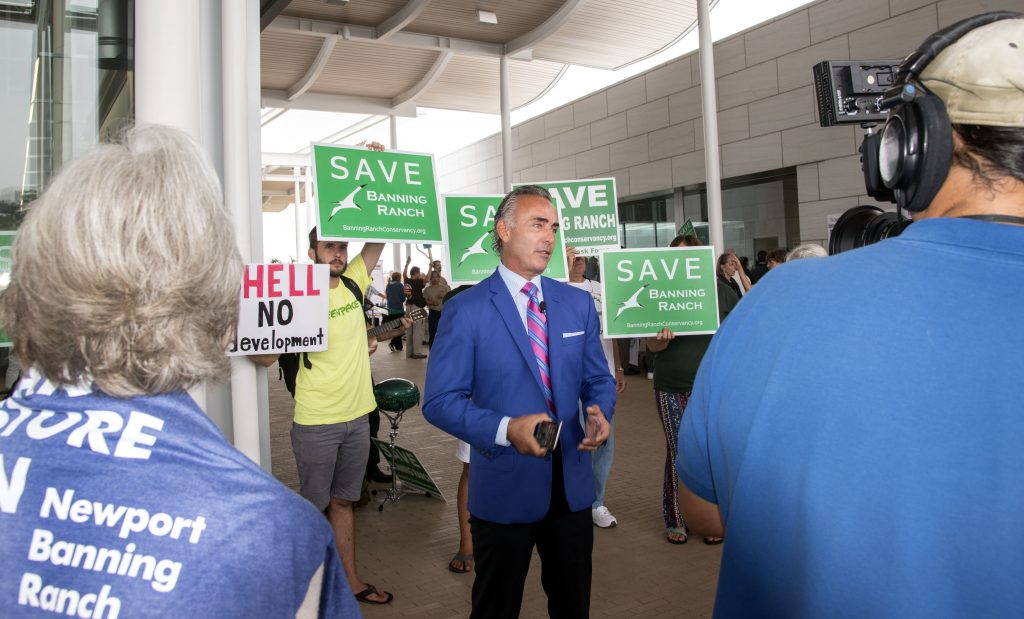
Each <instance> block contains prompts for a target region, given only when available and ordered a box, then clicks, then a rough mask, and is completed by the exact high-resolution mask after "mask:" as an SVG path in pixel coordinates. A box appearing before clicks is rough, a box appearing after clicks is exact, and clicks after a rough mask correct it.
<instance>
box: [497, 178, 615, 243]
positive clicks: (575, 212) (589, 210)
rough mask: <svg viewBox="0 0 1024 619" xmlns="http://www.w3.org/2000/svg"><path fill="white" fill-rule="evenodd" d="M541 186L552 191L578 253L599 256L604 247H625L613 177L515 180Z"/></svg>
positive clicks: (563, 223) (563, 225) (571, 241)
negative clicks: (543, 180) (621, 238)
mask: <svg viewBox="0 0 1024 619" xmlns="http://www.w3.org/2000/svg"><path fill="white" fill-rule="evenodd" d="M522 185H540V186H541V187H543V188H545V189H547V190H548V191H550V192H551V198H552V199H553V200H554V201H555V206H557V207H558V209H559V211H560V212H561V217H562V231H563V232H564V233H565V242H566V244H567V245H572V246H573V247H575V248H576V255H577V256H596V255H597V254H598V253H600V251H601V250H602V249H618V248H619V247H622V242H621V240H620V239H619V208H618V202H617V201H616V197H615V179H614V178H589V179H584V180H576V181H545V182H543V183H516V184H514V185H513V186H512V187H513V188H515V187H520V186H522Z"/></svg>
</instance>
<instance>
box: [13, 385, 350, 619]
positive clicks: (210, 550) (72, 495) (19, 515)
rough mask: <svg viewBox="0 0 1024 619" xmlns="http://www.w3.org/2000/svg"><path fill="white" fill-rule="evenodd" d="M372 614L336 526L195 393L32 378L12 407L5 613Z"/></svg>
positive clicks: (110, 616) (111, 616)
mask: <svg viewBox="0 0 1024 619" xmlns="http://www.w3.org/2000/svg"><path fill="white" fill-rule="evenodd" d="M321 566H322V567H323V572H322V579H323V580H322V583H323V584H322V590H321V594H320V600H319V601H320V616H322V617H358V616H359V610H358V608H357V607H356V606H357V605H356V602H355V599H354V598H353V596H352V591H351V589H350V588H349V586H348V582H347V580H346V579H345V574H344V570H343V569H342V568H341V565H340V563H339V561H338V555H337V551H336V550H335V547H334V537H333V535H332V533H331V528H330V526H329V525H328V524H327V521H326V519H325V518H324V517H323V515H321V514H320V513H319V512H317V510H316V509H315V508H314V507H313V506H312V505H310V504H309V503H308V502H307V501H306V500H305V499H303V498H301V497H300V496H299V495H297V494H295V493H294V492H292V491H291V490H288V489H287V488H286V487H284V486H283V485H281V484H280V483H279V482H278V481H276V480H275V479H274V478H272V477H271V476H270V475H268V474H267V473H265V472H264V471H263V470H262V469H260V468H259V467H258V466H256V464H254V463H253V462H252V461H250V460H249V459H248V458H246V457H245V456H244V455H242V454H241V453H240V452H239V451H237V450H236V449H234V448H233V447H231V446H230V445H228V444H227V443H226V442H225V441H224V439H223V437H222V436H221V434H220V432H219V431H218V430H217V428H216V426H214V425H213V423H211V422H210V420H209V419H208V418H207V417H206V416H205V415H204V414H203V412H202V411H201V410H199V408H198V407H197V406H196V405H195V403H194V402H193V401H192V399H191V398H189V396H188V395H187V394H185V393H184V392H178V393H173V394H166V395H160V396H152V397H137V398H129V399H118V398H113V397H110V396H107V395H105V394H103V393H100V392H98V391H93V390H91V389H88V388H79V387H61V388H58V387H55V386H54V385H53V383H51V382H49V381H47V380H46V379H44V378H42V377H41V376H40V375H39V374H38V373H36V372H34V371H31V370H30V371H29V372H28V373H27V374H26V376H25V377H24V378H23V379H22V380H21V382H20V383H19V384H18V388H17V390H16V391H15V392H14V394H13V395H12V396H11V397H10V398H9V399H7V400H5V401H4V402H3V403H0V609H3V610H2V611H0V614H2V615H3V616H7V617H9V616H15V617H36V616H38V617H46V616H50V617H52V616H54V613H57V614H63V615H70V616H81V617H97V618H103V619H116V618H117V617H122V618H128V617H293V616H294V615H295V612H296V610H298V608H299V606H300V605H301V604H302V602H303V600H304V598H305V597H306V594H307V591H308V589H309V584H310V580H311V578H312V577H313V576H314V574H315V573H316V572H317V570H319V569H320V568H321Z"/></svg>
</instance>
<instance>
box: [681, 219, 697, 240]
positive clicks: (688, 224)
mask: <svg viewBox="0 0 1024 619" xmlns="http://www.w3.org/2000/svg"><path fill="white" fill-rule="evenodd" d="M679 236H697V229H696V228H694V227H693V220H691V219H690V218H689V217H687V218H686V221H684V222H683V225H681V226H679Z"/></svg>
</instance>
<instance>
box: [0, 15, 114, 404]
mask: <svg viewBox="0 0 1024 619" xmlns="http://www.w3.org/2000/svg"><path fill="white" fill-rule="evenodd" d="M133 11H134V2H133V1H132V0H0V118H3V119H4V133H3V135H4V139H3V140H0V290H3V289H5V288H6V287H7V283H8V282H9V281H10V269H11V264H10V243H11V241H12V239H13V238H14V237H15V236H16V234H17V233H16V229H17V227H18V224H19V223H21V218H22V213H23V209H22V207H24V206H26V205H27V204H28V203H30V202H31V201H32V200H34V199H35V198H36V197H37V196H38V195H39V193H40V192H41V191H42V190H43V188H44V187H46V184H47V183H48V182H49V181H50V179H51V178H52V177H53V175H54V174H56V172H57V171H58V170H59V169H60V167H61V165H63V164H64V162H66V161H68V160H69V159H72V158H73V157H75V156H76V155H78V154H80V153H82V152H84V151H85V150H87V149H89V148H91V147H92V146H94V145H95V144H97V143H98V142H100V141H101V140H108V139H109V138H110V137H111V136H113V135H116V134H117V133H119V132H120V131H121V130H122V129H123V128H124V127H125V126H127V125H129V124H130V123H131V122H132V117H133V114H134V104H133V96H132V49H133V46H132V31H133ZM0 346H10V342H9V341H7V338H6V336H4V335H3V334H0ZM7 365H8V359H7V350H6V349H0V389H2V388H3V387H5V386H7V384H8V382H7V381H4V380H3V378H4V376H5V374H7V372H6V367H7Z"/></svg>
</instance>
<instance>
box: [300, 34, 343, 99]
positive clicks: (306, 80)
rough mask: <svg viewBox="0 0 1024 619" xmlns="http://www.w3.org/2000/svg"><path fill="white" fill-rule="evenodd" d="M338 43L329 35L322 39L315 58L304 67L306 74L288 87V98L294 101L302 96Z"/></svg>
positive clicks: (314, 80) (318, 75)
mask: <svg viewBox="0 0 1024 619" xmlns="http://www.w3.org/2000/svg"><path fill="white" fill-rule="evenodd" d="M337 43H338V39H337V38H336V37H329V38H326V39H324V42H323V44H322V45H321V46H320V51H319V52H318V53H317V55H316V58H315V59H314V60H313V62H312V63H310V65H309V68H308V69H306V74H305V75H303V76H302V79H300V80H299V81H297V82H295V83H294V84H292V87H291V88H289V89H288V100H289V101H294V100H295V99H296V98H298V97H300V96H302V95H303V94H304V93H305V92H306V91H307V90H309V88H310V86H312V85H313V84H314V83H315V82H316V80H317V78H318V77H320V73H321V72H322V71H323V70H324V67H326V66H327V61H328V60H330V59H331V53H332V52H333V51H334V46H335V45H336V44H337Z"/></svg>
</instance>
